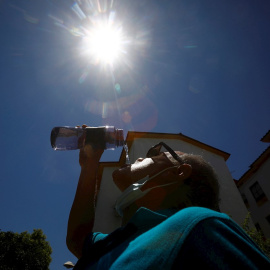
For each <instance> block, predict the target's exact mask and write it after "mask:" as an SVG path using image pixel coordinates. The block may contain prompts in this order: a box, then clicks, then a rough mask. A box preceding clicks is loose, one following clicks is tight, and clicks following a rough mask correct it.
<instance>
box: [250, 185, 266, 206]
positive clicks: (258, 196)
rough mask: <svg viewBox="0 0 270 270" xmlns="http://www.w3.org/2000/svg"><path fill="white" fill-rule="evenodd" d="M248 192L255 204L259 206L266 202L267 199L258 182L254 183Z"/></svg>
mask: <svg viewBox="0 0 270 270" xmlns="http://www.w3.org/2000/svg"><path fill="white" fill-rule="evenodd" d="M249 189H250V191H251V193H252V195H253V197H254V199H255V201H256V202H257V205H258V206H260V205H262V204H263V203H265V202H266V201H267V197H266V196H265V194H264V192H263V190H262V188H261V186H260V185H259V183H258V182H255V183H254V184H253V185H252V186H251V187H250V188H249Z"/></svg>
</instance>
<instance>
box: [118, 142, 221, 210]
mask: <svg viewBox="0 0 270 270" xmlns="http://www.w3.org/2000/svg"><path fill="white" fill-rule="evenodd" d="M162 145H163V146H164V147H165V148H166V149H167V150H168V152H160V148H161V146H162ZM150 150H151V151H148V154H147V156H148V157H147V158H139V159H137V160H136V161H135V163H134V164H132V165H127V166H123V167H122V168H120V169H118V170H116V171H115V172H114V173H113V179H114V182H115V184H116V185H117V186H118V188H119V189H120V190H121V191H124V190H126V189H127V188H128V187H129V186H131V185H133V184H134V183H137V182H138V181H139V180H141V179H143V178H145V177H146V176H149V177H150V180H149V181H146V183H145V184H144V185H141V186H140V189H141V191H147V190H150V189H151V191H150V192H148V193H147V195H145V196H143V197H142V198H139V199H138V200H136V202H135V203H133V209H135V208H136V207H137V208H138V207H141V206H145V207H147V208H150V209H152V210H158V209H163V208H172V207H175V208H178V209H181V208H185V207H188V206H195V205H196V206H202V207H207V208H211V209H217V206H218V197H219V187H218V180H217V178H216V175H215V173H214V170H213V168H212V167H211V166H210V165H209V164H208V163H207V162H206V161H204V159H203V158H202V157H200V156H197V155H191V154H184V153H182V152H179V151H176V152H174V151H173V150H172V149H171V148H170V147H168V146H167V145H166V144H163V143H160V144H158V145H157V146H155V147H153V148H151V149H150ZM164 169H165V171H164V172H162V171H163V170H164ZM160 172H162V173H160Z"/></svg>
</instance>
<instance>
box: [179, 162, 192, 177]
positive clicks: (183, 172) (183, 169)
mask: <svg viewBox="0 0 270 270" xmlns="http://www.w3.org/2000/svg"><path fill="white" fill-rule="evenodd" d="M177 170H178V175H179V177H180V178H181V179H182V180H185V179H188V178H189V177H190V176H191V173H192V167H191V165H189V164H181V165H180V166H179V167H178V168H177Z"/></svg>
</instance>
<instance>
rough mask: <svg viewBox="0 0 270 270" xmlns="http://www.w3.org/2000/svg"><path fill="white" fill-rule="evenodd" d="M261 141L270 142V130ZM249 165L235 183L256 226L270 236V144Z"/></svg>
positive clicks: (266, 235)
mask: <svg viewBox="0 0 270 270" xmlns="http://www.w3.org/2000/svg"><path fill="white" fill-rule="evenodd" d="M261 141H262V142H266V143H269V142H270V130H269V131H268V132H267V133H266V134H265V136H264V137H263V138H262V139H261ZM249 167H250V168H249V170H248V171H247V172H246V173H245V174H244V175H243V176H242V177H241V178H240V179H239V181H236V182H235V183H236V185H237V187H238V189H239V191H240V193H241V195H242V198H243V201H244V203H245V205H246V207H247V209H248V211H249V212H250V214H251V218H252V220H253V222H254V224H255V227H256V228H257V230H261V231H262V233H263V234H264V236H265V237H267V238H270V201H269V200H270V146H268V148H266V150H265V151H264V152H263V153H262V154H261V155H260V156H259V157H258V158H257V159H256V160H255V161H254V162H253V163H252V164H251V165H250V166H249Z"/></svg>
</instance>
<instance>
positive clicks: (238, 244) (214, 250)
mask: <svg viewBox="0 0 270 270" xmlns="http://www.w3.org/2000/svg"><path fill="white" fill-rule="evenodd" d="M204 267H205V268H207V269H237V270H239V269H270V260H269V258H268V257H267V256H266V255H265V254H264V253H263V252H262V251H261V250H260V249H259V248H258V246H257V245H256V244H255V243H254V242H253V241H252V240H251V238H249V236H248V235H247V234H246V233H245V232H244V231H243V230H242V228H240V227H239V226H238V225H237V224H236V223H234V222H233V221H231V220H223V219H219V218H208V219H205V220H203V221H201V222H199V223H198V224H197V225H196V226H195V227H194V228H193V229H192V231H191V232H190V234H189V236H188V237H187V238H186V240H185V242H184V243H183V245H182V247H181V249H180V251H179V253H178V256H177V259H176V260H175V263H174V267H173V269H196V268H201V269H203V268H204Z"/></svg>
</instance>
